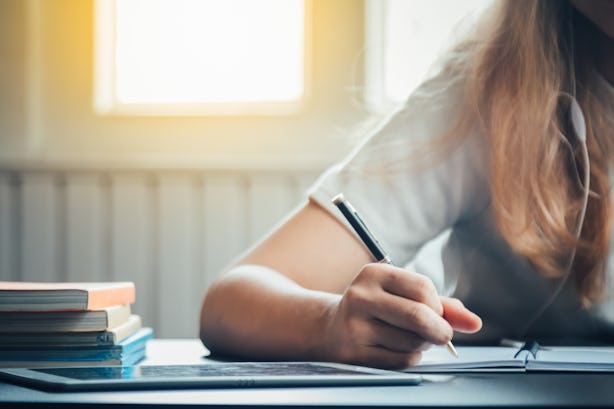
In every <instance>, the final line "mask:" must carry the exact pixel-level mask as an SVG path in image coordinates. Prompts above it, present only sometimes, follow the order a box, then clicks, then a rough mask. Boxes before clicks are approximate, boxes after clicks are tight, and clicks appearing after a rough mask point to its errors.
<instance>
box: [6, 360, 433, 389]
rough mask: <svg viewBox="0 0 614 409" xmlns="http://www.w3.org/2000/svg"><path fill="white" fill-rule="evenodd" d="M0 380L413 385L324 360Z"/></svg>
mask: <svg viewBox="0 0 614 409" xmlns="http://www.w3.org/2000/svg"><path fill="white" fill-rule="evenodd" d="M0 379H3V380H7V381H10V382H15V383H19V384H23V385H26V386H31V387H35V388H39V389H46V390H54V391H76V390H120V389H183V388H232V387H238V388H247V387H288V386H350V385H416V384H418V383H420V381H421V377H420V376H419V375H415V374H407V373H402V372H394V371H385V370H380V369H374V368H367V367H362V366H353V365H344V364H334V363H324V362H216V363H206V364H199V365H150V366H149V365H144V366H106V367H104V366H100V367H96V366H80V367H62V368H29V369H26V368H5V369H0Z"/></svg>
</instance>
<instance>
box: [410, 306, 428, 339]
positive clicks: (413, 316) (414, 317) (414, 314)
mask: <svg viewBox="0 0 614 409" xmlns="http://www.w3.org/2000/svg"><path fill="white" fill-rule="evenodd" d="M426 308H428V307H427V306H426V305H424V304H421V303H414V304H413V305H411V306H410V307H408V308H407V311H406V314H407V318H408V320H409V322H412V323H413V326H414V327H415V328H416V330H418V331H419V332H422V331H424V330H425V329H426V328H427V327H428V325H429V320H428V314H427V311H426Z"/></svg>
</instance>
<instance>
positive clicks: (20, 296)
mask: <svg viewBox="0 0 614 409" xmlns="http://www.w3.org/2000/svg"><path fill="white" fill-rule="evenodd" d="M134 300H135V289H134V283H131V282H92V283H71V282H62V283H43V282H21V281H0V311H57V310H99V309H102V308H106V307H111V306H113V305H119V304H132V303H134Z"/></svg>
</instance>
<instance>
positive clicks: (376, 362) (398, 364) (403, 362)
mask: <svg viewBox="0 0 614 409" xmlns="http://www.w3.org/2000/svg"><path fill="white" fill-rule="evenodd" d="M420 359H422V353H421V352H420V351H413V352H407V353H403V352H395V351H390V350H387V349H385V348H382V347H377V346H369V347H365V348H364V350H363V351H361V353H360V359H358V360H357V361H356V362H354V363H356V364H358V365H364V366H372V367H378V368H384V369H402V368H405V367H408V366H412V365H416V364H417V363H418V362H420Z"/></svg>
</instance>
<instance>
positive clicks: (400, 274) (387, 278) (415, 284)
mask: <svg viewBox="0 0 614 409" xmlns="http://www.w3.org/2000/svg"><path fill="white" fill-rule="evenodd" d="M375 266H377V268H376V267H375ZM375 266H374V267H373V270H376V271H377V272H376V274H378V276H379V279H380V280H381V286H382V288H383V289H384V290H385V291H386V292H389V293H391V294H395V295H398V296H399V297H403V298H407V299H410V300H414V301H417V302H419V303H422V304H425V305H427V306H429V307H430V308H431V309H432V310H433V311H435V313H436V314H437V315H443V306H442V305H441V300H440V299H439V295H438V294H437V289H436V288H435V285H434V284H433V282H432V281H431V279H429V278H428V277H426V276H424V275H422V274H418V273H413V272H410V271H407V270H404V269H401V268H398V267H394V266H391V265H387V264H384V265H381V264H376V265H375Z"/></svg>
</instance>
